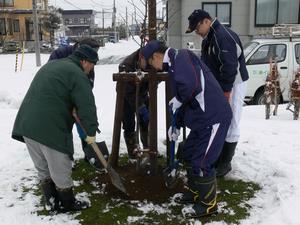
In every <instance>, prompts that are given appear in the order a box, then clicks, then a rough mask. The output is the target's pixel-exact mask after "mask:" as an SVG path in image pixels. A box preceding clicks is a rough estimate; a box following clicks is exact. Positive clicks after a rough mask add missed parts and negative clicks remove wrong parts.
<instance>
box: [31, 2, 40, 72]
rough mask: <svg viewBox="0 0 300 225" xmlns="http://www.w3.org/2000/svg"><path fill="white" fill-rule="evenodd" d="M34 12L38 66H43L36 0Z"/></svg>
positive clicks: (33, 3)
mask: <svg viewBox="0 0 300 225" xmlns="http://www.w3.org/2000/svg"><path fill="white" fill-rule="evenodd" d="M32 11H33V30H34V47H35V59H36V66H41V52H40V37H39V24H38V17H37V8H36V0H32Z"/></svg>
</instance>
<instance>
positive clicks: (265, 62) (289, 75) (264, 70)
mask: <svg viewBox="0 0 300 225" xmlns="http://www.w3.org/2000/svg"><path fill="white" fill-rule="evenodd" d="M244 54H245V59H246V66H247V69H248V73H249V80H248V82H247V93H246V97H245V101H246V102H249V103H252V104H263V101H264V97H263V93H264V85H265V80H266V76H267V74H268V72H269V70H270V64H269V61H270V58H273V59H274V58H275V59H276V60H277V65H278V71H279V74H280V88H281V91H282V98H281V102H286V101H289V90H290V84H291V83H292V80H293V78H294V73H295V71H297V70H298V69H299V66H300V38H295V37H293V38H264V39H253V40H252V41H250V42H249V43H247V44H246V45H245V46H244Z"/></svg>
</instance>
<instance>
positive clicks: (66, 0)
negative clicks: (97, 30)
mask: <svg viewBox="0 0 300 225" xmlns="http://www.w3.org/2000/svg"><path fill="white" fill-rule="evenodd" d="M62 1H64V2H65V3H68V4H69V5H71V6H73V7H75V8H76V9H80V10H82V9H81V8H79V7H78V6H76V5H74V4H73V3H72V2H69V1H68V0H62Z"/></svg>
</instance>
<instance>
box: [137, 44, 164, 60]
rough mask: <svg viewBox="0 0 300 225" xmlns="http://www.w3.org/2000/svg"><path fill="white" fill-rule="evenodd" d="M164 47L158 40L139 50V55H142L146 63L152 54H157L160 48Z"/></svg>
mask: <svg viewBox="0 0 300 225" xmlns="http://www.w3.org/2000/svg"><path fill="white" fill-rule="evenodd" d="M164 46H166V45H165V44H164V43H163V42H161V41H158V40H152V41H149V42H148V44H147V45H145V46H144V47H143V48H141V50H140V55H142V56H143V57H144V58H145V59H146V60H147V61H148V59H150V58H151V56H152V55H153V53H154V52H157V51H158V50H159V49H160V48H162V47H164Z"/></svg>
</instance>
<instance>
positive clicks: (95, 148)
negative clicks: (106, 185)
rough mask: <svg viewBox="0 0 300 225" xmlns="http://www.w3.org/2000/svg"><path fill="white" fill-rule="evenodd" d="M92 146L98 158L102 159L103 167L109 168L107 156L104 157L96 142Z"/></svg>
mask: <svg viewBox="0 0 300 225" xmlns="http://www.w3.org/2000/svg"><path fill="white" fill-rule="evenodd" d="M91 146H92V148H93V150H94V152H95V153H96V155H97V156H98V158H99V159H100V161H101V163H102V165H103V167H104V168H105V169H107V162H106V160H105V158H104V156H103V154H102V152H101V151H100V149H99V147H98V145H97V144H96V143H95V142H94V143H92V144H91Z"/></svg>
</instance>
